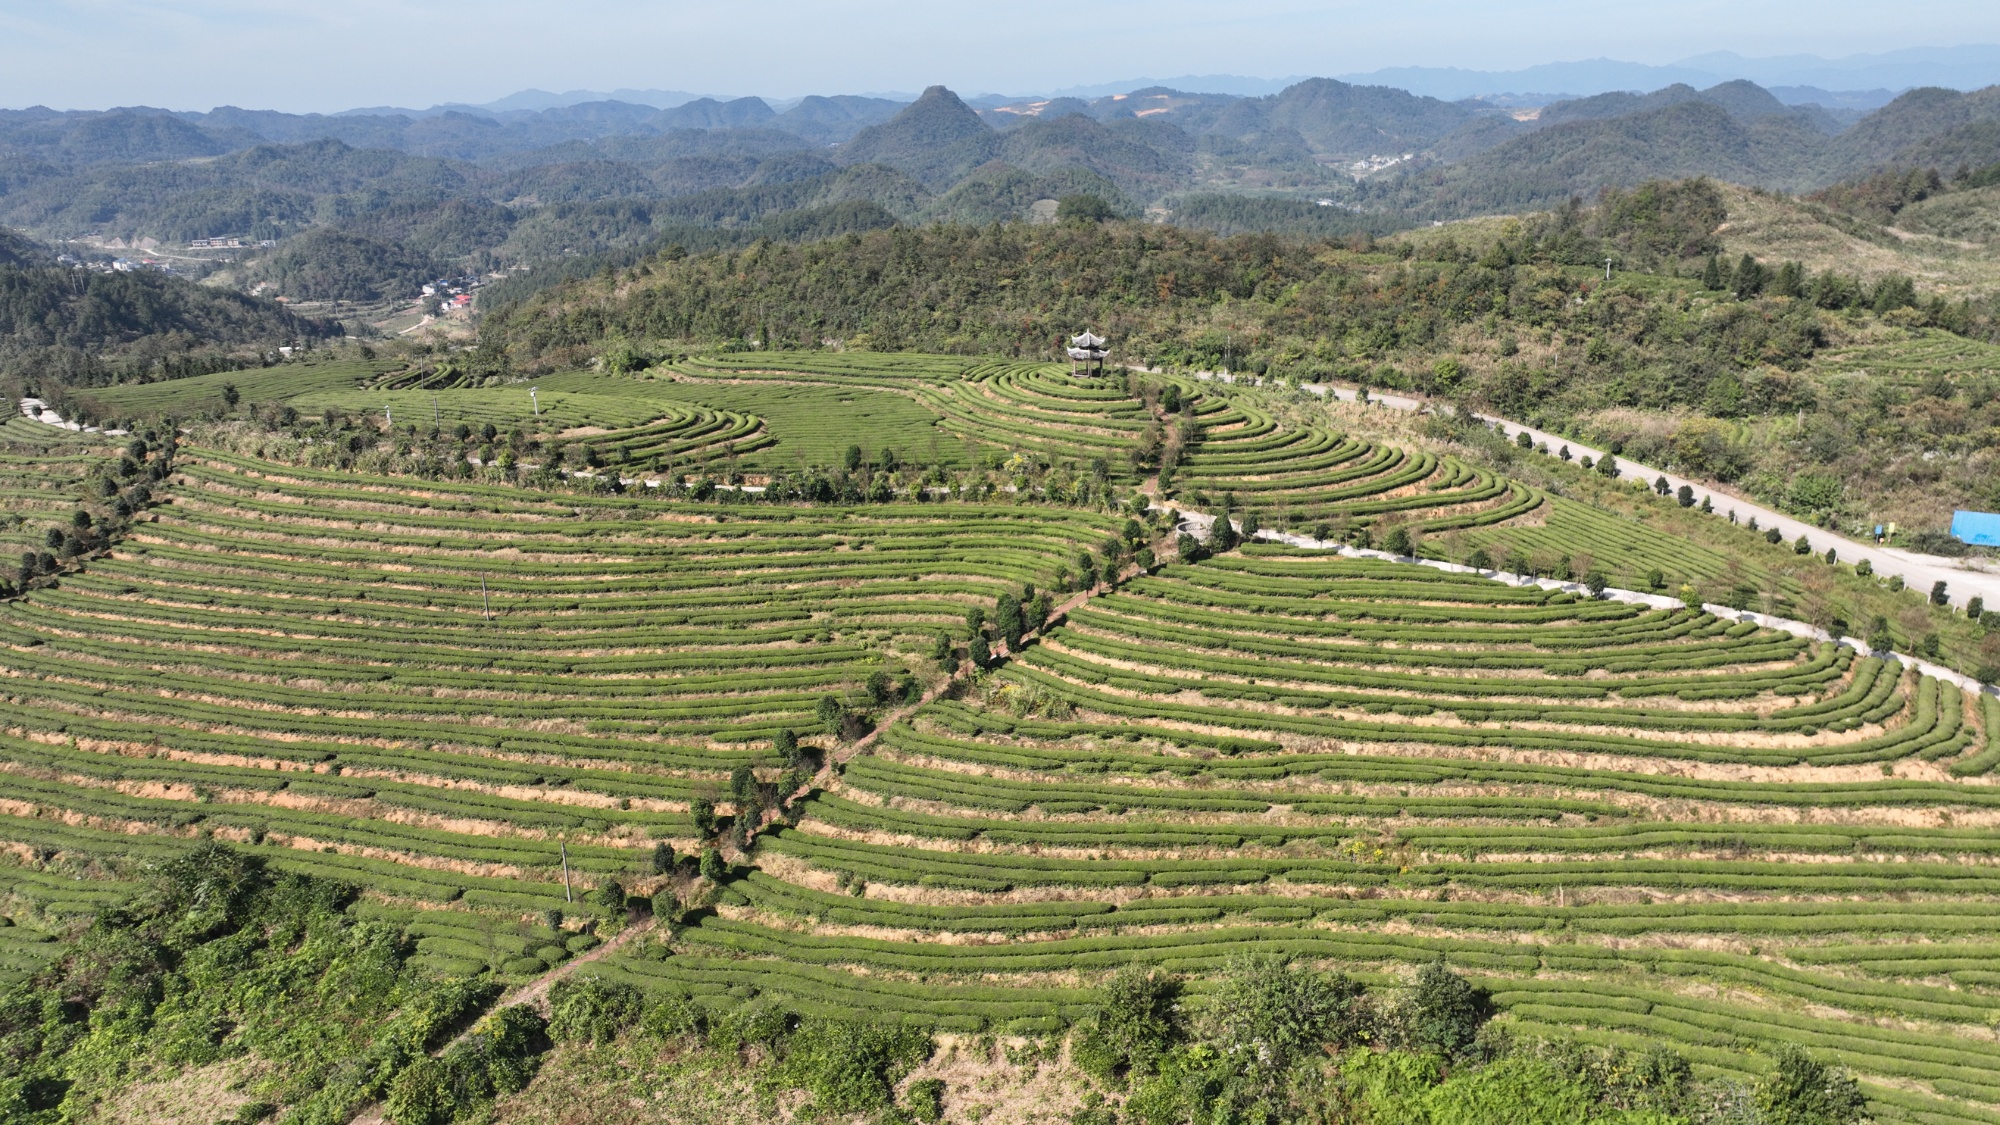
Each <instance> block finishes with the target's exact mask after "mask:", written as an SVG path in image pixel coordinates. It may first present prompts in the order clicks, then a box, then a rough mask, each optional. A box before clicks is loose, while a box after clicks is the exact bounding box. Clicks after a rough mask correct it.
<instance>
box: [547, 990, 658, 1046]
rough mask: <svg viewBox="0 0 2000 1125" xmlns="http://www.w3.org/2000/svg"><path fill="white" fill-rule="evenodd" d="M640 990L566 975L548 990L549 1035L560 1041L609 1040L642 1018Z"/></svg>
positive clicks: (585, 1041) (607, 1041)
mask: <svg viewBox="0 0 2000 1125" xmlns="http://www.w3.org/2000/svg"><path fill="white" fill-rule="evenodd" d="M644 1007H645V1005H644V1002H643V999H642V998H641V997H640V995H639V990H638V989H636V988H633V987H632V986H631V985H629V984H614V983H611V982H609V981H603V980H599V979H598V978H596V977H573V976H572V977H564V978H563V979H562V980H559V981H557V982H556V984H555V987H554V988H553V989H551V990H550V991H549V1037H550V1038H552V1039H554V1040H555V1041H556V1042H558V1043H578V1042H581V1043H588V1044H590V1045H592V1046H596V1045H598V1044H600V1043H609V1042H610V1041H611V1040H613V1039H616V1038H617V1037H618V1033H619V1032H621V1031H623V1030H625V1029H626V1028H628V1027H630V1026H632V1025H633V1024H635V1023H637V1022H638V1021H639V1016H640V1015H641V1013H642V1012H643V1010H644Z"/></svg>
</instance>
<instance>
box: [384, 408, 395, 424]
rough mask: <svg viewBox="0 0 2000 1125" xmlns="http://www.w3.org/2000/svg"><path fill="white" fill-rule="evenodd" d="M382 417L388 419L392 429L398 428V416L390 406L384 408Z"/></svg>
mask: <svg viewBox="0 0 2000 1125" xmlns="http://www.w3.org/2000/svg"><path fill="white" fill-rule="evenodd" d="M382 417H384V418H386V419H388V421H389V428H390V429H392V430H393V429H395V428H396V416H395V414H393V413H391V412H390V410H389V408H388V407H386V406H385V407H383V408H382Z"/></svg>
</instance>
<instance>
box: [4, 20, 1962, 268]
mask: <svg viewBox="0 0 2000 1125" xmlns="http://www.w3.org/2000/svg"><path fill="white" fill-rule="evenodd" d="M1955 57H1957V58H1958V59H1959V62H1960V63H1963V64H1964V65H1965V66H1971V65H1972V62H1973V61H1976V60H1975V59H1973V56H1972V55H1971V54H1966V53H1963V52H1961V53H1960V54H1959V55H1958V56H1955ZM1880 58H1887V57H1886V56H1884V57H1879V58H1878V60H1877V62H1869V63H1866V65H1863V63H1856V62H1854V61H1853V60H1841V61H1840V62H1839V65H1843V66H1846V67H1847V72H1848V73H1855V74H1868V73H1874V72H1872V71H1870V70H1868V67H1869V66H1875V65H1878V63H1879V65H1898V66H1900V65H1913V62H1912V60H1911V59H1897V58H1890V59H1889V61H1888V62H1880ZM1709 61H1711V62H1712V61H1713V60H1712V59H1711V60H1709ZM1751 61H1756V60H1751ZM1919 61H1920V60H1919ZM1779 62H1784V64H1785V65H1786V66H1789V67H1790V68H1791V69H1789V70H1786V71H1783V73H1787V74H1792V75H1795V76H1796V75H1800V74H1811V73H1813V72H1812V71H1810V70H1808V69H1806V68H1805V64H1804V63H1801V62H1799V61H1798V60H1776V61H1774V60H1763V61H1762V64H1763V65H1770V66H1772V67H1776V66H1778V63H1779ZM1850 64H1851V65H1850ZM1815 65H1817V64H1815ZM1826 65H1828V66H1832V65H1836V64H1826ZM622 93H624V94H626V95H628V96H631V97H647V98H651V99H652V100H654V101H674V100H676V99H681V98H682V95H681V94H680V93H674V92H667V91H657V90H654V91H622ZM1820 95H1824V97H1821V96H1820ZM573 96H581V93H580V92H575V91H573V92H571V93H570V94H562V95H556V94H546V93H542V94H536V93H532V92H530V93H524V94H521V95H517V96H515V97H514V98H511V99H505V100H503V103H493V104H495V105H502V108H499V109H494V108H492V107H491V106H484V107H480V106H475V107H463V108H448V109H444V110H442V111H440V112H428V111H426V112H424V113H421V114H417V115H415V116H412V115H410V114H406V113H401V112H377V113H350V114H335V115H325V114H287V113H278V112H274V111H268V110H250V109H239V108H235V107H222V108H219V109H215V110H211V111H209V112H206V113H191V112H169V111H167V110H160V109H146V108H127V109H118V110H110V111H102V112H57V111H54V110H49V109H41V108H36V109H29V110H9V111H0V224H6V225H11V226H17V227H20V228H23V229H25V230H27V231H29V232H31V233H32V234H34V235H36V236H38V237H42V238H48V239H83V240H87V241H88V240H95V241H98V242H100V243H109V242H111V241H112V240H118V243H119V245H132V244H146V243H145V240H147V239H151V240H154V241H153V243H152V244H154V245H161V246H166V245H171V244H174V243H187V242H192V241H194V240H196V239H202V240H207V239H213V238H218V237H236V238H240V239H242V240H244V241H246V242H249V243H252V244H255V243H257V242H260V241H272V242H275V243H276V244H277V245H276V246H274V247H271V248H269V250H268V252H260V253H259V254H258V255H256V257H257V258H258V260H257V261H251V262H247V263H238V264H237V266H234V267H232V268H239V267H240V269H239V276H242V277H252V276H262V277H265V278H266V279H268V280H272V281H273V282H274V283H277V284H280V285H281V286H282V285H283V284H284V281H283V279H284V278H286V277H303V276H307V274H308V273H309V272H310V270H309V267H311V266H313V265H314V264H315V261H314V260H310V259H315V256H317V257H332V258H338V260H339V261H340V262H341V263H344V264H343V265H342V266H341V268H340V270H339V271H338V272H339V273H340V275H341V276H340V277H338V278H336V279H334V280H336V281H337V282H338V286H334V285H333V283H332V282H329V283H328V285H326V286H322V287H321V288H322V289H325V290H326V291H328V292H332V291H334V290H335V288H338V289H339V291H341V292H346V293H353V294H365V293H380V294H388V293H393V292H400V291H401V290H402V289H403V288H406V287H407V284H408V281H409V279H410V278H412V277H417V276H420V275H422V274H426V273H437V274H439V275H440V276H442V275H443V272H444V271H449V270H459V269H480V270H491V269H493V268H496V267H501V266H516V265H537V264H553V263H561V264H562V265H561V268H563V269H571V268H582V266H583V265H584V264H587V263H589V262H591V261H593V260H597V259H598V258H600V257H601V256H603V255H607V254H610V255H621V254H632V253H637V252H639V251H640V250H642V249H643V248H645V247H648V246H652V245H655V244H662V242H663V240H666V241H670V242H677V243H679V244H681V245H682V246H684V247H690V248H692V247H698V246H709V247H713V246H721V245H740V244H747V243H748V242H749V241H754V240H755V239H757V238H764V237H772V238H805V237H809V236H814V235H825V234H828V233H842V232H846V231H851V230H857V229H867V228H869V227H874V226H884V225H889V224H892V223H898V222H901V223H928V222H938V221H952V222H962V223H977V224H983V223H989V222H996V221H1007V220H1014V219H1023V218H1026V217H1027V216H1029V214H1030V213H1031V209H1032V207H1033V205H1034V204H1035V203H1037V202H1038V201H1042V200H1049V199H1060V198H1061V197H1063V196H1065V195H1073V194H1083V193H1088V194H1092V195H1097V196H1099V197H1101V198H1102V199H1103V200H1104V201H1105V202H1106V203H1107V204H1109V205H1110V207H1111V209H1112V210H1113V211H1116V212H1118V213H1121V214H1125V215H1131V216H1137V215H1139V214H1141V213H1149V214H1151V215H1153V216H1154V217H1156V218H1164V217H1172V218H1173V219H1174V221H1178V222H1186V223H1191V224H1197V225H1208V226H1214V227H1216V228H1218V229H1229V230H1245V229H1284V230H1288V231H1293V232H1298V233H1310V234H1315V235H1320V236H1346V235H1350V234H1358V233H1361V232H1364V231H1368V232H1374V233H1381V232H1384V231H1387V230H1392V229H1397V228H1399V227H1402V226H1408V225H1410V224H1412V223H1417V222H1428V221H1433V220H1438V219H1450V218H1458V217H1464V216H1471V215H1479V214H1491V213H1496V212H1515V211H1522V210H1531V209H1539V208H1546V207H1549V206H1553V205H1557V204H1560V203H1561V202H1562V201H1564V200H1566V199H1568V198H1570V197H1572V196H1583V197H1591V196H1594V195H1595V194H1596V193H1597V192H1599V191H1600V190H1602V189H1604V188H1609V187H1623V186H1630V185H1634V184H1637V183H1640V182H1642V181H1644V180H1648V179H1655V178H1669V179H1672V178H1682V177H1689V176H1712V177H1716V178H1719V179H1725V180H1729V181H1733V182H1737V183H1743V184H1747V185H1751V186H1755V187H1763V188H1771V189H1777V190H1783V191H1812V190H1817V189H1820V188H1824V187H1828V186H1829V185H1833V184H1836V183H1840V182H1843V181H1848V180H1853V179H1856V178H1859V177H1864V176H1868V175H1871V174H1873V173H1876V172H1878V171H1880V170H1884V169H1899V170H1908V169H1911V168H1916V169H1928V168H1937V169H1940V170H1942V171H1943V172H1944V173H1945V174H1951V173H1952V172H1954V171H1955V170H1956V169H1957V168H1958V167H1960V166H1961V165H1963V166H1965V167H1967V168H1969V169H1976V168H1982V167H1985V166H1987V165H1992V164H1995V163H2000V86H1994V87H1991V88H1987V89H1981V90H1976V91H1973V92H1969V93H1968V92H1960V91H1956V90H1952V89H1946V88H1941V87H1937V86H1929V87H1919V88H1914V89H1910V90H1908V91H1906V92H1904V93H1902V94H1900V95H1897V96H1894V97H1893V98H1891V97H1889V96H1888V95H1887V94H1886V93H1882V94H1879V95H1876V94H1868V95H1865V96H1864V95H1835V94H1828V92H1827V90H1826V88H1824V87H1804V86H1796V85H1795V86H1789V87H1780V88H1778V89H1769V88H1766V87H1764V86H1760V85H1758V84H1756V83H1754V82H1751V81H1749V80H1746V79H1731V80H1727V81H1719V82H1711V83H1707V84H1706V85H1701V86H1697V85H1694V84H1690V83H1674V84H1671V85H1667V86H1665V87H1661V88H1656V89H1652V90H1650V91H1649V92H1645V93H1637V92H1629V91H1623V90H1612V91H1608V92H1604V93H1597V94H1591V95H1587V96H1581V97H1574V98H1565V99H1561V100H1558V101H1554V102H1551V103H1548V104H1540V103H1537V102H1534V101H1533V100H1532V99H1527V98H1521V97H1514V98H1508V97H1500V96H1488V97H1485V98H1483V99H1470V98H1468V99H1444V98H1438V97H1432V96H1426V95H1422V94H1415V93H1410V92H1408V91H1406V90H1403V89H1400V88H1397V87H1394V86H1388V85H1379V84H1365V83H1352V82H1346V81H1342V80H1339V79H1332V78H1310V79H1305V80H1302V81H1298V82H1294V83H1291V84H1289V85H1287V86H1285V87H1284V88H1282V89H1280V90H1278V91H1276V92H1273V93H1267V94H1238V93H1213V92H1204V91H1190V90H1187V89H1184V88H1176V87H1170V86H1151V87H1142V88H1139V89H1136V90H1129V91H1122V92H1116V93H1109V94H1099V95H1093V96H1089V97H1085V96H1080V95H1064V96H1053V97H1037V98H1008V97H1001V96H983V97H976V98H971V99H963V98H960V97H959V96H957V95H956V94H954V93H953V92H951V91H950V90H948V89H946V88H944V87H942V86H936V87H932V88H930V89H928V90H926V91H924V92H923V93H922V94H921V95H920V96H918V97H916V98H915V99H913V100H911V101H909V102H907V103H906V102H903V101H901V100H898V99H896V98H888V97H873V96H859V95H841V96H832V97H827V96H817V95H816V96H812V97H807V98H802V99H798V100H796V101H792V102H786V103H780V104H776V105H774V104H772V103H771V102H769V101H766V100H764V99H761V98H754V97H746V98H728V99H723V98H715V97H707V96H703V97H689V98H687V99H685V100H678V101H677V104H674V105H671V106H667V107H665V108H662V107H660V106H657V105H651V104H642V103H640V102H636V101H628V100H624V99H622V98H621V99H608V100H594V101H582V102H572V103H570V104H563V105H548V106H545V107H544V108H539V109H538V108H534V106H536V105H538V104H541V103H543V102H546V101H549V100H556V101H567V100H568V99H569V98H571V97H573ZM1045 210H1046V208H1045ZM329 232H331V233H329ZM308 236H310V237H308ZM343 299H362V298H360V297H358V296H356V297H349V298H343Z"/></svg>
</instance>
